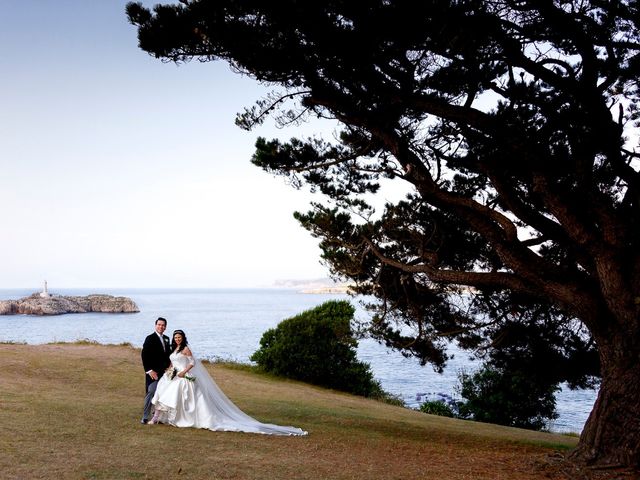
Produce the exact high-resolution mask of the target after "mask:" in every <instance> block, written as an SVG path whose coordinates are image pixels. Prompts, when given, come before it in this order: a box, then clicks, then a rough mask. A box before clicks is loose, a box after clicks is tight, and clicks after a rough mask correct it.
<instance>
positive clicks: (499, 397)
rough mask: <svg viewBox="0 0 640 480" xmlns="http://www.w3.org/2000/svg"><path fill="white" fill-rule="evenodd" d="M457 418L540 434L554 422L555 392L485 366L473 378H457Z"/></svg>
mask: <svg viewBox="0 0 640 480" xmlns="http://www.w3.org/2000/svg"><path fill="white" fill-rule="evenodd" d="M459 379H460V386H459V393H460V396H461V397H462V398H464V399H466V401H463V402H460V403H459V404H458V412H459V416H460V417H461V418H472V419H473V420H476V421H478V422H489V423H497V424H500V425H509V426H512V427H520V428H529V429H532V430H542V429H544V428H545V427H546V426H547V423H548V421H549V420H551V419H555V418H558V414H557V412H556V401H555V391H556V390H557V385H555V384H549V383H548V382H544V381H541V380H540V379H539V378H535V376H534V375H532V374H530V373H524V372H522V371H507V370H505V369H500V368H495V367H493V366H492V365H489V364H485V365H484V366H483V367H482V368H481V369H480V370H478V371H477V372H475V373H474V374H473V375H470V374H466V373H461V374H460V376H459Z"/></svg>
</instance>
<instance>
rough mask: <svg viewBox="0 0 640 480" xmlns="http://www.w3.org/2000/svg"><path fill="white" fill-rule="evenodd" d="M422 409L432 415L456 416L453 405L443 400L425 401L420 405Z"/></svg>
mask: <svg viewBox="0 0 640 480" xmlns="http://www.w3.org/2000/svg"><path fill="white" fill-rule="evenodd" d="M420 411H421V412H424V413H428V414H430V415H439V416H441V417H452V418H453V417H455V416H456V414H455V412H454V411H453V409H452V408H451V405H449V404H448V403H446V402H443V401H442V400H433V401H428V402H424V403H423V404H422V405H420Z"/></svg>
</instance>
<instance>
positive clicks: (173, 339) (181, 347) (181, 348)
mask: <svg viewBox="0 0 640 480" xmlns="http://www.w3.org/2000/svg"><path fill="white" fill-rule="evenodd" d="M177 333H179V334H180V335H182V343H181V344H180V349H179V350H178V352H180V351H182V350H183V349H184V347H186V346H187V345H189V342H187V336H186V335H185V333H184V332H183V331H182V330H174V331H173V335H172V336H171V351H172V352H175V351H176V348H178V345H177V344H176V340H175V338H176V334H177Z"/></svg>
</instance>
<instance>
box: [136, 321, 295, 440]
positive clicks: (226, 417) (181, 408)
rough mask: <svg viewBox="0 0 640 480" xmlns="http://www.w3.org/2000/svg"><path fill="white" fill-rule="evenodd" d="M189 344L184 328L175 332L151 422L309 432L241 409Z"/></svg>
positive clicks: (281, 432) (275, 432) (269, 432)
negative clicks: (271, 422) (220, 386)
mask: <svg viewBox="0 0 640 480" xmlns="http://www.w3.org/2000/svg"><path fill="white" fill-rule="evenodd" d="M188 345H189V343H188V342H187V336H186V335H185V333H184V332H183V331H182V330H176V331H174V332H173V341H172V343H171V351H172V352H173V353H171V356H170V357H169V358H170V359H171V366H170V367H169V368H168V369H167V371H166V372H165V374H164V375H163V376H162V378H161V379H160V381H159V382H158V388H157V389H156V393H155V395H154V396H153V400H152V401H151V403H153V405H154V406H155V413H154V415H153V418H152V419H151V420H150V421H149V422H148V423H150V424H155V423H160V422H162V423H168V424H170V425H174V426H176V427H195V428H207V429H209V430H216V431H217V430H221V431H232V432H249V433H263V434H267V435H306V434H307V432H305V431H304V430H302V429H300V428H295V427H284V426H280V425H272V424H270V423H261V422H259V421H257V420H256V419H254V418H252V417H250V416H249V415H247V414H246V413H244V412H242V410H240V409H239V408H238V407H236V406H235V405H234V404H233V402H231V400H229V399H228V398H227V396H226V395H225V394H224V393H223V392H222V390H220V388H219V387H218V385H216V382H215V381H214V380H213V378H211V376H210V375H209V373H208V372H207V370H206V369H205V368H204V367H203V366H202V364H201V363H200V361H197V360H195V359H194V358H193V354H192V353H191V350H190V349H189V347H188Z"/></svg>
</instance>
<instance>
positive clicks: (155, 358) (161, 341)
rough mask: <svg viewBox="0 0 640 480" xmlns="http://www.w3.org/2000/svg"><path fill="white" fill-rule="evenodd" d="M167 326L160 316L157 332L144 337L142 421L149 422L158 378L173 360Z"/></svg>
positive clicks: (156, 327) (157, 322) (157, 321)
mask: <svg viewBox="0 0 640 480" xmlns="http://www.w3.org/2000/svg"><path fill="white" fill-rule="evenodd" d="M166 328H167V321H166V320H165V319H164V318H162V317H158V319H157V320H156V326H155V332H154V333H152V334H151V335H149V336H148V337H147V338H145V339H144V344H143V345H142V366H143V367H144V372H145V386H146V392H147V394H146V396H145V397H144V411H143V412H142V420H141V422H140V423H147V421H148V420H149V419H150V418H151V399H153V395H154V394H155V393H156V387H157V386H158V380H159V379H160V377H162V375H163V374H164V371H165V370H166V369H167V367H168V366H169V364H170V363H171V361H170V360H169V355H170V354H171V348H170V345H169V337H167V336H166V335H164V331H165V329H166Z"/></svg>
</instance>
